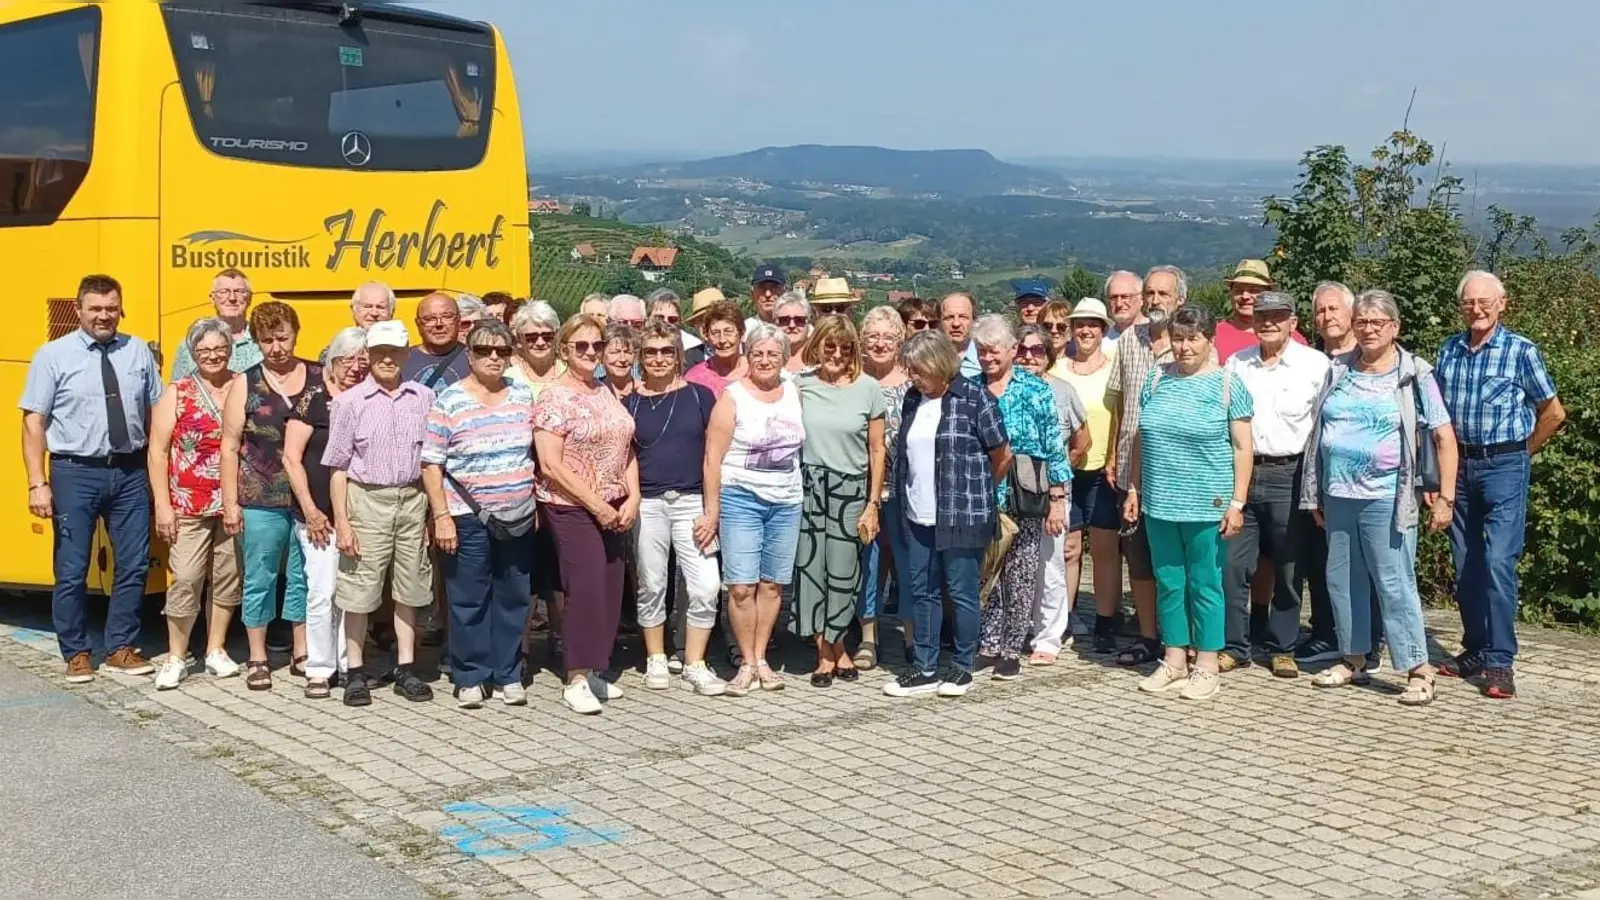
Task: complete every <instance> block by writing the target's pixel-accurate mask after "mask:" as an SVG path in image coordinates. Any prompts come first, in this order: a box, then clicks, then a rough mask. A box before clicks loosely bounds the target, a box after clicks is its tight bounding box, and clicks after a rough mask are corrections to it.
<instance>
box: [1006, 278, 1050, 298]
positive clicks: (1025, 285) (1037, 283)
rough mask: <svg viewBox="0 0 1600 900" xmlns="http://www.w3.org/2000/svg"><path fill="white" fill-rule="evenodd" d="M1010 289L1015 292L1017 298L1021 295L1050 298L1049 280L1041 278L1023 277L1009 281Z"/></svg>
mask: <svg viewBox="0 0 1600 900" xmlns="http://www.w3.org/2000/svg"><path fill="white" fill-rule="evenodd" d="M1011 288H1012V290H1015V291H1016V292H1017V299H1018V300H1021V299H1022V298H1023V297H1038V298H1040V299H1041V300H1048V299H1050V282H1048V281H1046V280H1044V279H1043V278H1024V279H1022V280H1021V281H1013V282H1011Z"/></svg>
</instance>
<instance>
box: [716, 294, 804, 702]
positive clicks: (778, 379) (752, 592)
mask: <svg viewBox="0 0 1600 900" xmlns="http://www.w3.org/2000/svg"><path fill="white" fill-rule="evenodd" d="M744 349H745V357H746V358H747V359H748V360H749V364H750V365H749V374H747V375H746V376H745V377H744V378H742V379H740V380H739V381H737V382H734V383H733V384H730V385H728V389H727V390H726V391H724V392H723V394H722V396H721V397H720V398H718V400H717V405H716V408H715V409H713V410H712V412H711V425H710V427H709V428H708V429H707V430H706V460H705V515H704V516H703V517H702V518H701V519H700V520H699V521H697V522H696V523H695V540H696V541H697V542H699V544H700V545H701V546H702V547H705V546H709V545H710V543H711V541H712V539H713V538H716V539H718V540H719V541H720V543H721V545H722V573H723V580H724V581H725V582H726V583H727V585H728V598H729V601H730V603H729V608H728V620H729V623H730V624H731V625H732V628H733V636H734V640H735V642H736V643H737V644H738V646H739V652H740V654H741V657H742V659H743V664H742V665H741V666H740V667H739V674H738V675H736V676H735V677H734V679H733V680H732V681H730V682H729V683H728V687H727V693H729V694H732V695H734V696H742V695H743V694H747V693H749V692H750V690H751V688H752V687H753V686H754V685H756V684H758V683H759V685H760V687H761V688H762V689H764V690H778V689H780V688H782V687H783V679H782V678H780V677H779V676H778V674H777V673H776V672H774V671H773V670H772V668H771V666H769V665H767V661H766V658H765V657H766V650H767V643H768V641H769V639H770V638H771V636H772V630H773V628H774V627H775V626H776V625H777V621H778V613H779V609H780V605H781V600H780V597H781V591H782V589H783V586H784V585H787V584H788V583H789V582H790V580H791V579H792V578H793V576H794V554H795V544H796V542H797V540H798V539H799V533H800V501H801V486H800V448H801V445H802V444H804V443H805V424H804V422H803V421H802V420H801V418H800V391H799V389H798V388H796V387H795V386H794V384H792V383H791V382H789V381H786V380H784V379H783V377H782V372H783V367H784V362H785V361H786V360H787V359H788V358H789V342H788V339H787V338H786V337H785V336H784V334H783V332H782V331H780V330H779V329H778V328H776V327H775V326H772V325H767V324H761V325H757V326H756V327H755V328H753V329H751V330H750V333H749V334H748V335H746V336H745V347H744Z"/></svg>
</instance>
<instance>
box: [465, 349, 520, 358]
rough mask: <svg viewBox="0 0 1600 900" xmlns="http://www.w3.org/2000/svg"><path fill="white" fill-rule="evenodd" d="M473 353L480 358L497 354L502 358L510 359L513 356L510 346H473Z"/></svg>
mask: <svg viewBox="0 0 1600 900" xmlns="http://www.w3.org/2000/svg"><path fill="white" fill-rule="evenodd" d="M472 355H473V356H476V357H477V358H479V359H488V358H489V357H491V356H497V357H499V358H500V359H510V358H511V348H510V347H473V348H472Z"/></svg>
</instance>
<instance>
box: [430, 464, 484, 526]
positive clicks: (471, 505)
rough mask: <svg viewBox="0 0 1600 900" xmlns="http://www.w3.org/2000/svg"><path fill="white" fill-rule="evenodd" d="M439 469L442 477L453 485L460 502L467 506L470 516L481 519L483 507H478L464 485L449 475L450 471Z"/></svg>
mask: <svg viewBox="0 0 1600 900" xmlns="http://www.w3.org/2000/svg"><path fill="white" fill-rule="evenodd" d="M439 469H440V471H442V472H444V477H446V478H448V479H450V483H451V484H453V485H455V489H456V493H457V494H460V495H461V502H463V503H465V504H467V509H470V510H472V515H473V516H474V517H476V518H479V519H481V518H483V507H481V506H479V505H478V501H476V500H474V499H472V492H471V491H469V490H467V488H466V485H464V484H462V483H461V482H459V481H457V480H456V477H455V476H454V475H451V474H450V470H449V469H446V468H445V467H444V466H440V467H439Z"/></svg>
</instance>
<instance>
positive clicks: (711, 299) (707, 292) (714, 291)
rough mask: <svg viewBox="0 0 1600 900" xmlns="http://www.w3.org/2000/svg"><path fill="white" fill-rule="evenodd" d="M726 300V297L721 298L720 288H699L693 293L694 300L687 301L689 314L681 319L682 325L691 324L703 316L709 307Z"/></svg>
mask: <svg viewBox="0 0 1600 900" xmlns="http://www.w3.org/2000/svg"><path fill="white" fill-rule="evenodd" d="M727 299H728V298H727V297H725V296H723V293H722V289H721V288H717V287H708V288H701V289H700V290H698V291H696V292H695V295H694V298H693V299H691V300H690V301H689V314H688V315H687V316H684V317H683V321H684V324H686V325H691V324H693V323H694V322H695V320H696V319H698V318H700V317H701V316H703V315H705V314H706V311H707V310H709V309H711V307H713V306H716V305H717V304H718V303H722V302H723V301H725V300H727Z"/></svg>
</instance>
